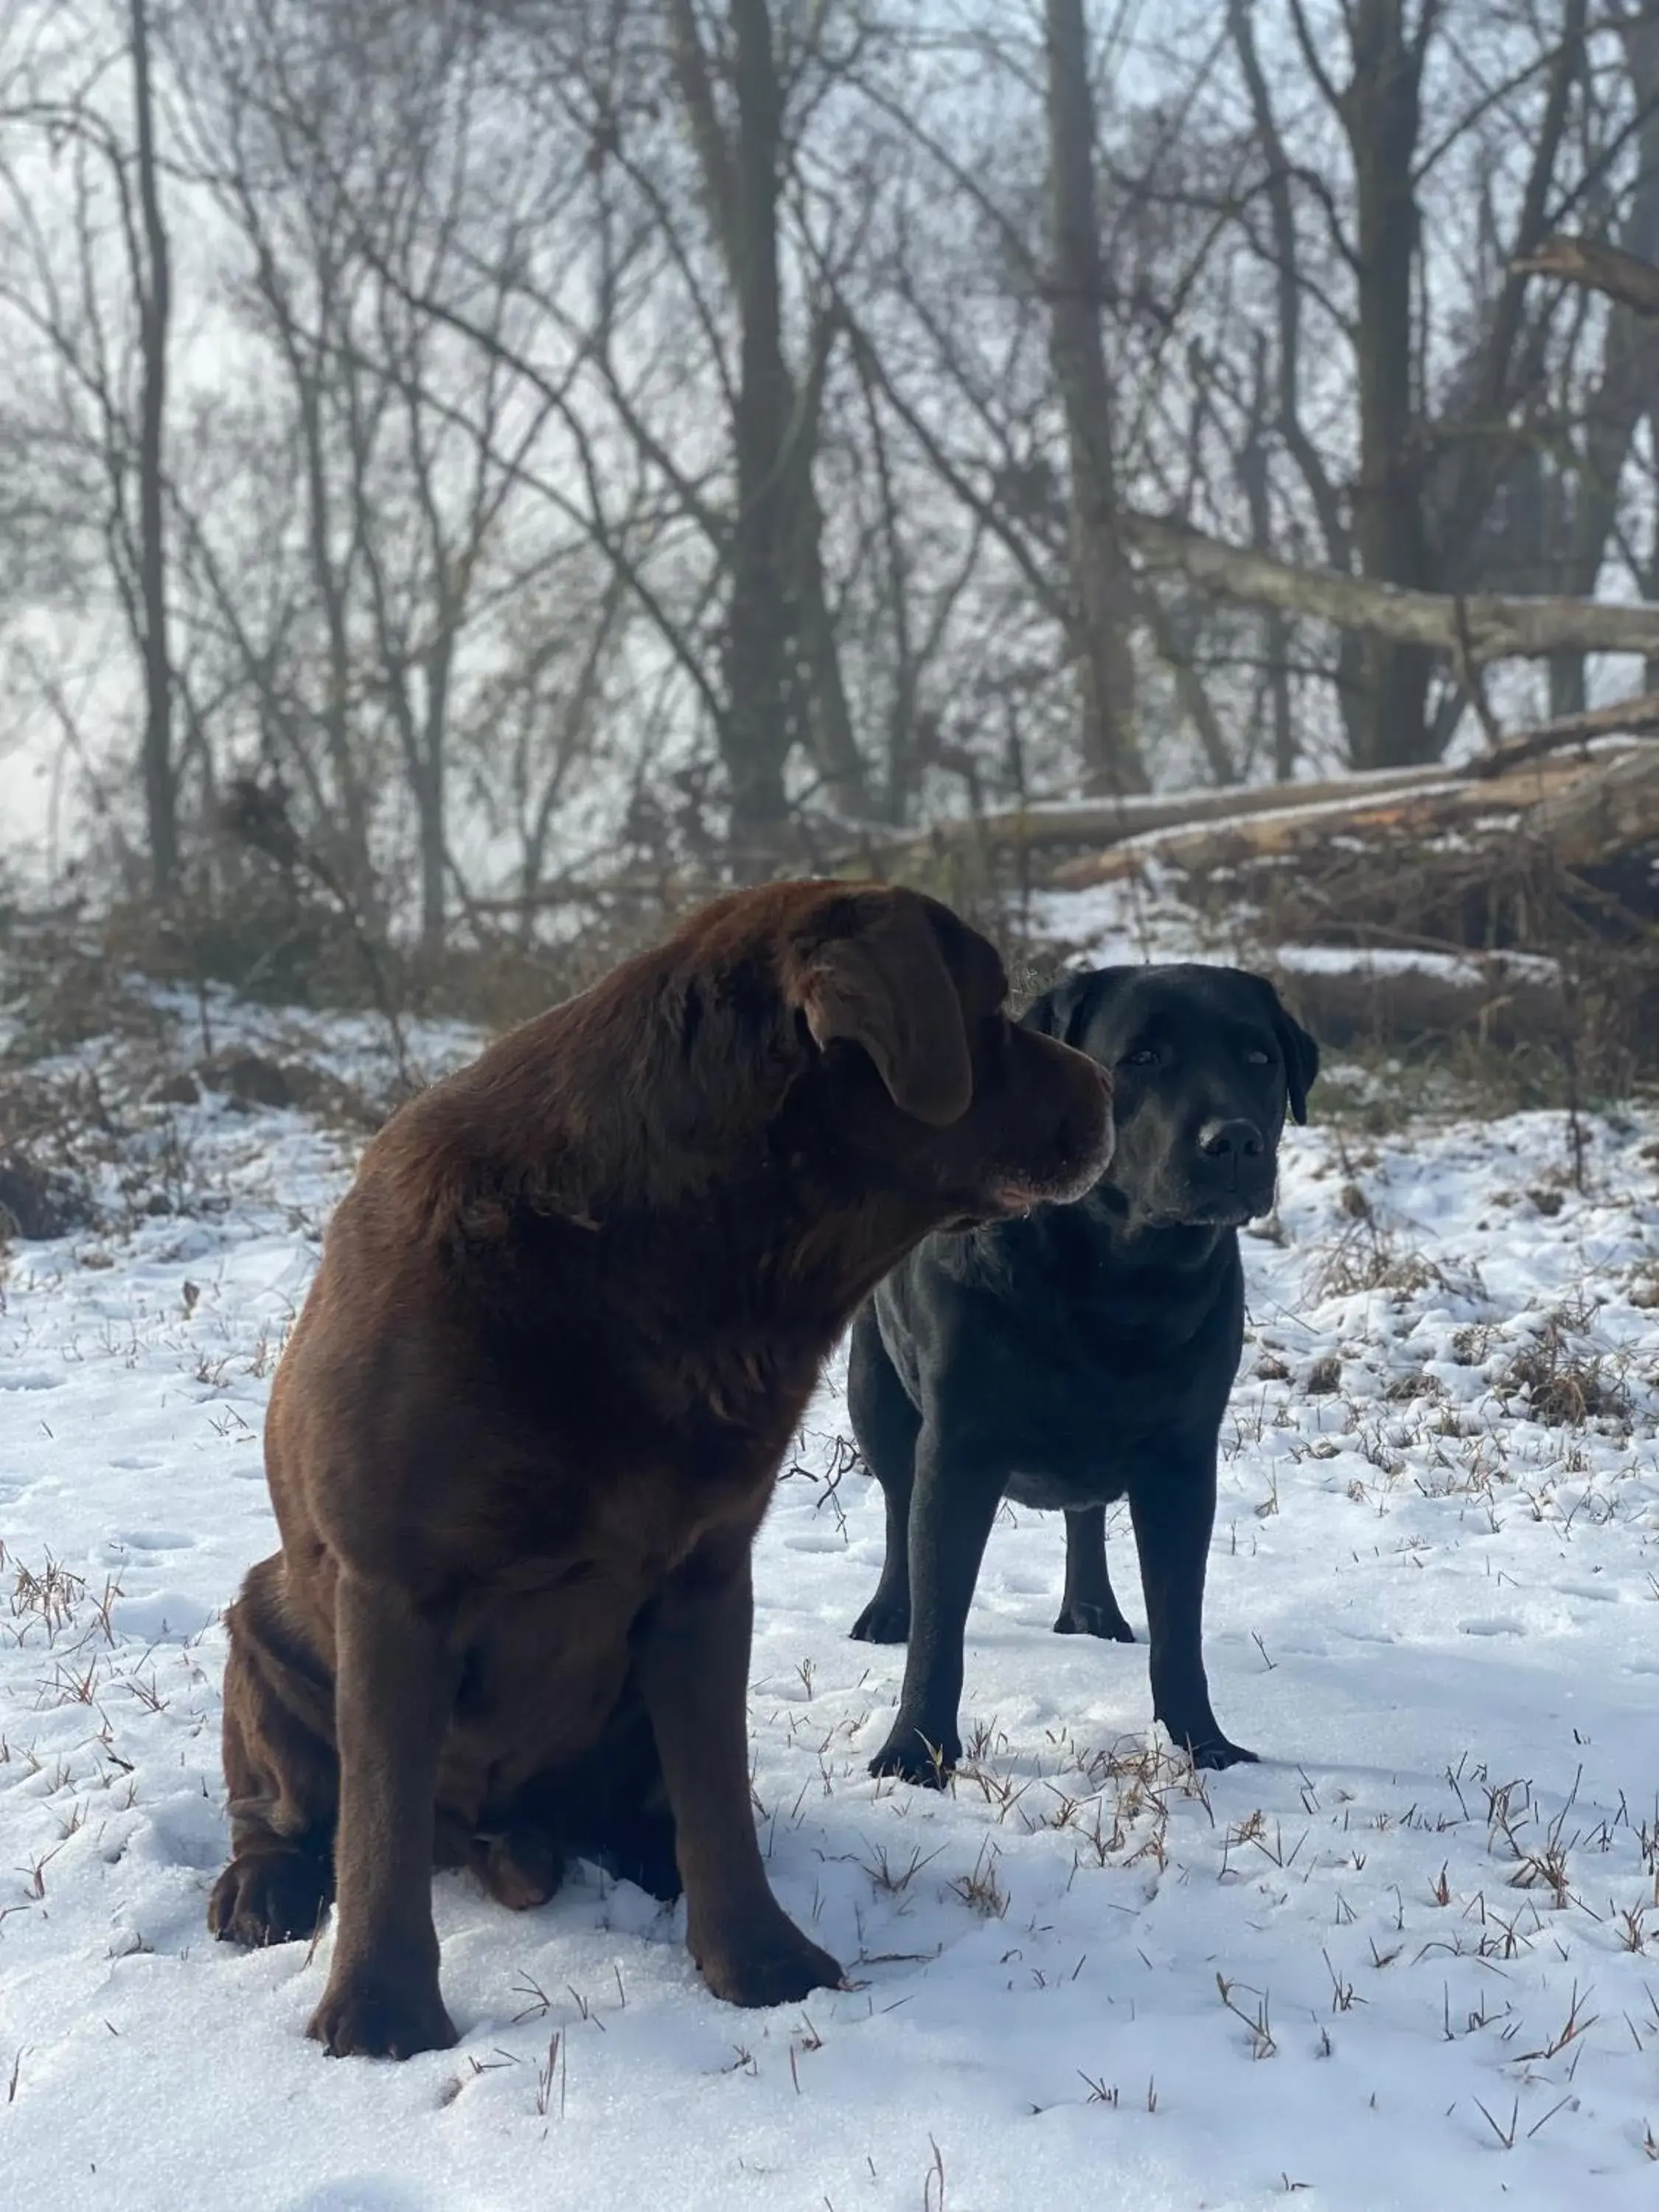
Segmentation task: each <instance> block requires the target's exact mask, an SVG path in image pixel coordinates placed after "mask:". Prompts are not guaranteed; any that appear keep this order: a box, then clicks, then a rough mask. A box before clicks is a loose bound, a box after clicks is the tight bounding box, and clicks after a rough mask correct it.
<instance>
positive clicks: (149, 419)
mask: <svg viewBox="0 0 1659 2212" xmlns="http://www.w3.org/2000/svg"><path fill="white" fill-rule="evenodd" d="M129 15H130V21H131V27H132V83H133V103H134V106H135V109H136V111H137V137H138V197H139V204H140V207H141V210H142V212H143V248H142V252H141V251H140V249H139V248H138V247H137V246H136V245H135V246H134V248H133V255H134V267H133V271H132V275H133V282H134V286H135V289H136V291H137V302H138V331H139V349H140V356H141V370H140V374H141V379H142V392H141V398H140V416H139V430H138V543H139V587H140V599H141V603H142V605H143V639H142V645H143V663H144V736H143V778H144V816H145V823H146V828H147V829H148V832H149V863H150V884H151V888H152V890H153V891H154V893H155V897H156V898H157V899H161V900H166V899H171V898H173V897H174V896H176V895H177V893H178V890H179V780H178V773H177V765H176V763H175V762H174V760H173V663H172V660H171V658H170V656H169V653H168V649H167V517H166V511H165V507H164V496H165V490H166V479H165V474H164V455H163V443H164V438H165V433H166V427H167V332H168V325H169V323H170V321H171V316H172V305H173V301H172V282H171V271H170V269H169V265H168V260H167V226H166V223H165V222H163V220H162V216H161V190H160V184H159V179H158V176H157V171H156V158H155V99H154V94H153V93H152V90H151V86H150V75H149V4H148V0H129Z"/></svg>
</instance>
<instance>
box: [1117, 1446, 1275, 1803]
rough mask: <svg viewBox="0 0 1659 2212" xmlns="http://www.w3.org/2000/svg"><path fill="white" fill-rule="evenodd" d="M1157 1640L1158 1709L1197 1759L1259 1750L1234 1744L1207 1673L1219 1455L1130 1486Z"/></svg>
mask: <svg viewBox="0 0 1659 2212" xmlns="http://www.w3.org/2000/svg"><path fill="white" fill-rule="evenodd" d="M1129 1510H1130V1513H1131V1515H1132V1516H1133V1520H1134V1525H1135V1543H1136V1546H1137V1547H1138V1549H1139V1553H1140V1586H1141V1588H1142V1589H1143V1590H1144V1591H1145V1592H1146V1628H1147V1635H1148V1638H1149V1639H1150V1641H1151V1644H1152V1711H1153V1714H1154V1716H1155V1717H1156V1718H1158V1720H1160V1721H1162V1722H1163V1723H1164V1727H1165V1728H1166V1729H1168V1730H1169V1732H1170V1735H1171V1737H1172V1738H1173V1739H1174V1740H1175V1741H1176V1743H1178V1744H1180V1745H1181V1746H1182V1748H1183V1749H1184V1750H1186V1751H1189V1752H1190V1753H1192V1759H1193V1764H1194V1766H1210V1767H1220V1766H1232V1765H1236V1764H1237V1762H1238V1761H1239V1760H1240V1759H1255V1753H1254V1752H1253V1751H1246V1750H1244V1748H1243V1747H1242V1745H1239V1744H1236V1743H1230V1742H1229V1741H1228V1740H1227V1738H1226V1737H1225V1735H1223V1734H1222V1733H1221V1723H1219V1722H1218V1720H1217V1718H1216V1717H1215V1712H1214V1709H1213V1708H1212V1705H1211V1704H1210V1686H1209V1682H1208V1680H1207V1679H1206V1675H1205V1672H1204V1648H1203V1638H1204V1570H1205V1567H1206V1564H1207V1562H1208V1559H1209V1551H1210V1536H1211V1532H1212V1530H1213V1528H1214V1527H1215V1461H1214V1459H1213V1457H1212V1458H1211V1459H1210V1460H1209V1462H1207V1464H1206V1465H1205V1466H1203V1467H1201V1468H1194V1467H1191V1466H1188V1467H1172V1468H1166V1469H1165V1470H1164V1473H1162V1474H1159V1475H1157V1476H1155V1477H1154V1478H1152V1480H1150V1481H1147V1482H1145V1483H1141V1484H1138V1485H1137V1486H1136V1487H1135V1488H1134V1489H1133V1490H1132V1491H1131V1492H1130V1493H1129Z"/></svg>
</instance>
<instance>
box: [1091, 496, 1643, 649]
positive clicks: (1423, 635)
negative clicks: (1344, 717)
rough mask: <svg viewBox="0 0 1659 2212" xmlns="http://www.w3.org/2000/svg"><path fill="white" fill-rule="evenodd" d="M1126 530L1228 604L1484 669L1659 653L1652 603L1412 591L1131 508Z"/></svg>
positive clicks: (1123, 523) (1162, 564) (1154, 563)
mask: <svg viewBox="0 0 1659 2212" xmlns="http://www.w3.org/2000/svg"><path fill="white" fill-rule="evenodd" d="M1120 527H1121V532H1122V535H1123V537H1124V538H1125V539H1126V541H1127V543H1128V544H1131V545H1132V546H1133V547H1134V549H1135V550H1136V551H1137V552H1138V553H1139V555H1140V556H1141V558H1142V560H1143V561H1145V562H1146V564H1147V565H1148V566H1149V567H1151V568H1175V569H1178V570H1180V571H1181V573H1182V574H1183V575H1185V576H1186V577H1187V579H1188V581H1189V582H1190V583H1193V584H1196V585H1198V586H1200V588H1202V589H1204V590H1206V591H1212V592H1219V593H1220V594H1221V595H1222V597H1223V598H1225V599H1237V600H1240V601H1242V602H1243V604H1244V605H1247V606H1256V607H1277V608H1279V609H1280V610H1281V611H1283V612H1284V613H1285V614H1291V615H1303V616H1310V617H1315V618H1316V619H1318V620H1320V621H1323V622H1328V623H1334V624H1335V625H1336V627H1337V628H1338V629H1358V630H1365V631H1369V632H1370V634H1371V635H1374V636H1377V637H1387V638H1393V639H1395V640H1396V641H1399V642H1400V643H1401V644H1405V645H1422V646H1428V647H1431V648H1432V649H1434V650H1435V651H1437V652H1442V653H1451V654H1454V655H1456V654H1459V653H1468V654H1469V655H1471V656H1472V657H1473V658H1474V660H1476V661H1477V662H1482V663H1484V662H1486V661H1489V660H1516V659H1519V660H1539V659H1546V658H1547V656H1548V655H1549V654H1551V653H1643V654H1651V653H1659V605H1655V604H1654V603H1652V602H1651V601H1648V600H1643V601H1639V602H1637V603H1635V604H1630V603H1621V602H1615V601H1613V600H1604V599H1557V598H1527V599H1520V598H1514V599H1511V598H1506V597H1504V596H1501V595H1499V594H1498V593H1496V592H1470V593H1468V595H1467V596H1463V597H1459V596H1457V595H1456V594H1454V593H1451V592H1415V591H1407V590H1405V589H1404V588H1403V587H1401V586H1399V585H1395V584H1378V583H1374V582H1372V581H1371V580H1370V578H1368V577H1364V576H1350V575H1345V574H1343V573H1342V571H1341V570H1340V569H1337V568H1297V567H1293V566H1292V565H1291V563H1290V562H1285V561H1276V560H1274V559H1273V556H1272V555H1271V554H1267V553H1256V552H1252V551H1249V550H1247V549H1246V548H1245V547H1243V546H1239V545H1229V544H1225V542H1224V541H1223V540H1222V539H1220V538H1211V537H1207V536H1206V535H1205V533H1204V532H1201V531H1197V530H1191V529H1188V528H1186V527H1185V526H1182V525H1180V524H1177V523H1174V522H1165V521H1161V520H1158V517H1156V516H1155V515H1150V514H1140V513H1135V512H1134V511H1133V510H1132V509H1127V508H1126V509H1125V510H1124V513H1123V514H1122V515H1121V518H1120Z"/></svg>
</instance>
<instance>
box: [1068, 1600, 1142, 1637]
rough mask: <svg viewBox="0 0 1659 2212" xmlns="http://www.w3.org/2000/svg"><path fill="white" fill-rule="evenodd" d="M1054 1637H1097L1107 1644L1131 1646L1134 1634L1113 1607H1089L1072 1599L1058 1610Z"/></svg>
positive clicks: (1080, 1601) (1084, 1602)
mask: <svg viewBox="0 0 1659 2212" xmlns="http://www.w3.org/2000/svg"><path fill="white" fill-rule="evenodd" d="M1054 1634H1055V1635H1056V1636H1099V1637H1103V1638H1104V1639H1105V1640H1106V1641H1107V1642H1108V1643H1109V1644H1133V1642H1134V1640H1135V1632H1134V1631H1133V1628H1131V1627H1130V1626H1129V1624H1128V1622H1127V1620H1125V1619H1124V1618H1123V1615H1122V1614H1121V1613H1120V1612H1119V1611H1118V1609H1117V1607H1115V1605H1091V1604H1089V1603H1088V1601H1086V1600H1085V1599H1082V1598H1073V1599H1072V1600H1071V1601H1069V1602H1068V1603H1066V1604H1065V1605H1063V1606H1061V1607H1060V1618H1059V1620H1057V1621H1055V1623H1054Z"/></svg>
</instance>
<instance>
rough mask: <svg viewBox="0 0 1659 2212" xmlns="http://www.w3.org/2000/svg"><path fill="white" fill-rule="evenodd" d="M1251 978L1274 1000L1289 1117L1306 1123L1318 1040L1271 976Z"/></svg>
mask: <svg viewBox="0 0 1659 2212" xmlns="http://www.w3.org/2000/svg"><path fill="white" fill-rule="evenodd" d="M1253 981H1255V982H1256V983H1257V984H1259V985H1260V986H1261V989H1262V990H1264V991H1265V992H1266V993H1267V996H1268V997H1269V999H1271V1000H1272V1001H1273V1030H1274V1034H1275V1035H1276V1036H1277V1037H1278V1039H1279V1050H1280V1051H1281V1052H1282V1053H1283V1054H1284V1055H1285V1090H1286V1091H1288V1092H1289V1094H1290V1101H1291V1118H1292V1119H1293V1120H1294V1121H1297V1122H1305V1121H1307V1118H1308V1093H1309V1092H1310V1091H1311V1090H1312V1089H1313V1087H1314V1080H1315V1078H1316V1076H1317V1075H1318V1073H1319V1046H1318V1043H1317V1042H1316V1039H1314V1038H1313V1037H1311V1036H1309V1034H1308V1032H1307V1030H1304V1028H1303V1026H1302V1024H1301V1023H1300V1022H1299V1021H1297V1019H1296V1018H1295V1017H1294V1016H1293V1015H1292V1014H1291V1012H1290V1011H1289V1010H1288V1008H1287V1007H1286V1006H1285V1001H1284V1000H1282V999H1281V998H1280V997H1279V991H1278V987H1277V986H1276V985H1275V984H1274V983H1273V980H1272V979H1271V977H1269V976H1267V975H1257V976H1255V977H1254V978H1253Z"/></svg>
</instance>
